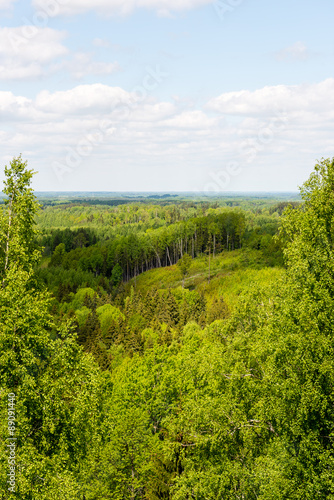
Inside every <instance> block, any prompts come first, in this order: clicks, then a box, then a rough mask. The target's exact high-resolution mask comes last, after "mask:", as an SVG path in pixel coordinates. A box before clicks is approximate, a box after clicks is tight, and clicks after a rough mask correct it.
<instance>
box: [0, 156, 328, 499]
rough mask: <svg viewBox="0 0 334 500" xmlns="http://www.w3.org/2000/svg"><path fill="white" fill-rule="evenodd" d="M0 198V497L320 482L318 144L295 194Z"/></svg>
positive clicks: (323, 274) (322, 241) (250, 495)
mask: <svg viewBox="0 0 334 500" xmlns="http://www.w3.org/2000/svg"><path fill="white" fill-rule="evenodd" d="M32 176H33V172H32V171H31V170H29V169H28V165H27V162H25V161H23V160H22V158H21V157H17V158H14V159H13V160H12V161H11V163H10V165H9V166H8V167H5V182H4V189H3V193H4V199H3V204H1V205H0V279H1V289H0V394H1V398H0V410H1V421H0V440H1V448H0V463H1V466H0V499H1V500H7V499H12V498H13V499H14V498H19V499H22V500H23V499H24V500H50V499H53V500H109V499H112V500H126V499H129V500H137V499H138V500H139V499H142V500H144V499H146V500H192V499H195V500H217V499H221V500H232V499H233V500H238V499H245V500H256V499H260V500H304V499H309V500H325V499H334V479H333V478H334V470H333V469H334V455H333V438H334V404H333V403H334V401H333V400H334V391H333V384H334V366H333V365H334V352H333V337H334V333H333V325H334V255H333V251H334V250H333V238H334V198H333V192H334V159H328V160H322V161H321V162H320V163H319V164H317V165H316V166H315V169H314V171H313V173H312V174H311V176H310V178H309V179H308V180H307V181H306V182H305V183H304V184H303V186H302V187H301V189H300V195H301V201H296V199H292V200H291V201H289V200H282V199H274V198H268V199H266V200H251V199H238V200H236V201H235V202H233V200H228V201H226V199H224V198H223V197H222V198H221V199H219V198H216V199H214V200H210V199H206V200H203V199H196V198H194V199H189V197H185V198H182V199H181V198H180V199H177V197H174V196H173V197H168V196H156V197H153V196H147V197H143V198H142V199H141V198H140V197H136V199H135V200H131V199H130V198H129V199H128V200H127V199H116V198H115V199H114V200H101V202H100V203H99V202H98V201H97V200H96V199H89V198H85V199H80V200H76V199H71V200H70V201H68V202H67V201H65V202H64V201H62V202H58V201H57V200H53V201H52V200H50V199H47V200H41V202H39V201H38V199H37V197H36V196H35V194H34V192H33V190H32V189H31V180H32Z"/></svg>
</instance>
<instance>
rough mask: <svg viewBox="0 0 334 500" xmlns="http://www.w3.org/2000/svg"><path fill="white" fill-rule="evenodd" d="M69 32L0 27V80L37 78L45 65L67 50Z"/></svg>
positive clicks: (27, 27)
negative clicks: (66, 37)
mask: <svg viewBox="0 0 334 500" xmlns="http://www.w3.org/2000/svg"><path fill="white" fill-rule="evenodd" d="M65 36H66V34H65V33H64V32H61V31H56V30H53V29H51V28H37V27H35V26H20V27H17V28H0V68H1V69H0V80H22V79H29V78H37V77H40V76H41V75H43V74H44V73H45V65H48V64H49V63H51V62H52V61H53V60H55V59H57V58H59V57H61V56H64V55H65V54H67V52H68V50H67V48H66V47H65V46H64V45H63V44H62V40H63V39H64V38H65Z"/></svg>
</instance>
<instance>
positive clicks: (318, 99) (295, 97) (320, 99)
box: [207, 78, 334, 116]
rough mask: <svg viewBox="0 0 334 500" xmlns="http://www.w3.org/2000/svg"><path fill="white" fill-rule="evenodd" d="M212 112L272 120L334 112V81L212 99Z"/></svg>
mask: <svg viewBox="0 0 334 500" xmlns="http://www.w3.org/2000/svg"><path fill="white" fill-rule="evenodd" d="M207 108H208V109H210V110H214V111H218V112H220V113H224V114H230V115H257V116H272V115H275V114H277V113H279V112H286V113H295V114H297V115H301V114H302V115H303V116H305V114H306V113H307V112H310V113H328V112H329V113H330V114H331V115H332V114H333V112H334V111H332V110H333V108H334V79H333V78H328V79H327V80H324V81H323V82H320V83H316V84H308V85H306V84H305V85H290V86H289V85H277V86H273V87H264V88H262V89H258V90H255V91H250V90H242V91H239V92H227V93H224V94H222V95H220V96H219V97H216V98H214V99H211V100H210V101H209V103H208V105H207Z"/></svg>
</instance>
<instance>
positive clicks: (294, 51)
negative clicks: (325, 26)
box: [276, 42, 310, 61]
mask: <svg viewBox="0 0 334 500" xmlns="http://www.w3.org/2000/svg"><path fill="white" fill-rule="evenodd" d="M309 56H310V53H309V51H308V49H307V47H306V45H304V44H303V43H302V42H296V43H295V44H293V45H291V46H290V47H286V48H285V49H282V50H280V51H279V52H277V53H276V59H278V60H279V61H285V60H288V61H289V60H290V61H305V60H306V59H308V57H309Z"/></svg>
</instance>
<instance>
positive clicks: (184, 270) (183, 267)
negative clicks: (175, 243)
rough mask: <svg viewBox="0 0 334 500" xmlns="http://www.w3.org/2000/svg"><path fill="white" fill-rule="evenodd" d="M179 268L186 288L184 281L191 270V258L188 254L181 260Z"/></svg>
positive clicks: (178, 264)
mask: <svg viewBox="0 0 334 500" xmlns="http://www.w3.org/2000/svg"><path fill="white" fill-rule="evenodd" d="M177 267H178V268H179V269H180V272H181V276H182V281H183V286H184V279H185V277H186V276H187V275H188V273H189V269H190V267H191V257H190V255H188V254H187V253H185V254H184V255H183V256H182V257H181V259H180V260H179V261H178V263H177Z"/></svg>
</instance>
